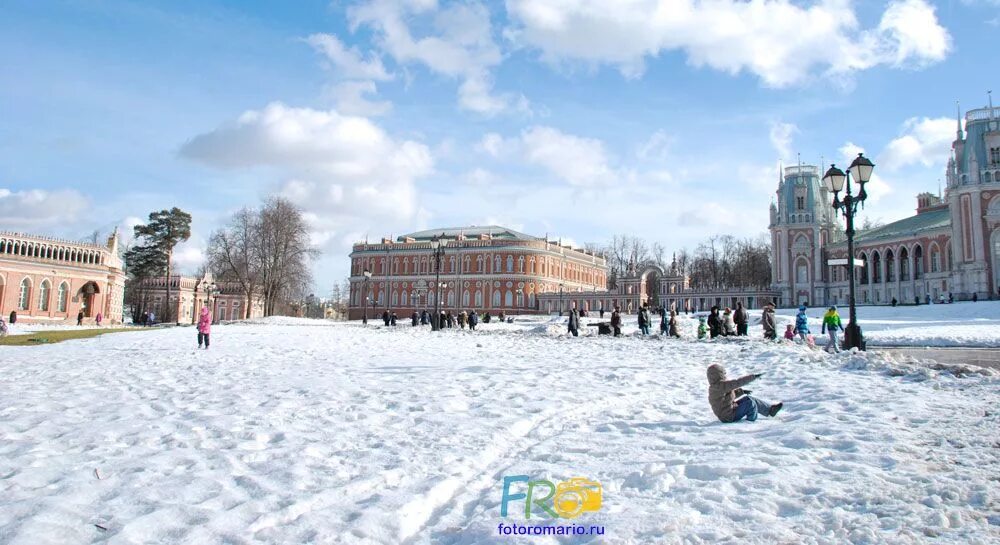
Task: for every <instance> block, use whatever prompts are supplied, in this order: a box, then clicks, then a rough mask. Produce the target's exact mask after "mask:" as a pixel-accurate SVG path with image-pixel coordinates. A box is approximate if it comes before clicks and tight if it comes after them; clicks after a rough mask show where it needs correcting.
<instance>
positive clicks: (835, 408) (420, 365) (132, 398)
mask: <svg viewBox="0 0 1000 545" xmlns="http://www.w3.org/2000/svg"><path fill="white" fill-rule="evenodd" d="M693 324H694V322H693V320H690V319H688V320H685V330H686V331H690V329H691V328H693ZM481 329H482V330H481V331H477V332H474V333H472V332H468V331H457V330H446V331H443V332H440V333H431V332H429V331H428V328H411V327H409V326H408V325H406V326H399V327H396V328H383V327H381V324H379V325H377V326H375V325H370V326H368V327H362V326H361V325H360V324H357V323H351V324H343V323H340V324H334V323H328V322H320V321H301V320H287V319H282V320H258V321H255V323H253V324H234V325H225V326H217V327H215V328H214V329H213V334H212V337H213V345H212V348H211V350H209V351H197V350H195V349H194V341H195V338H194V330H193V328H190V327H187V328H168V329H159V330H147V331H140V332H134V333H125V334H118V335H108V336H105V337H98V338H93V339H87V340H81V341H72V342H66V343H62V344H56V345H46V346H37V347H23V348H22V347H0V542H2V543H9V544H31V545H38V544H46V543H59V544H62V543H72V544H79V543H109V544H131V543H171V544H174V543H241V544H242V543H352V544H376V543H377V544H396V543H440V544H453V545H458V544H474V543H475V544H479V543H495V544H498V543H547V544H556V543H767V544H778V543H782V544H783V543H815V544H827V543H829V544H841V543H872V544H875V543H927V542H934V543H962V544H983V545H985V544H992V543H997V542H998V539H1000V486H998V481H997V475H1000V436H998V434H997V430H998V429H1000V389H998V386H1000V375H998V373H997V372H995V371H989V370H978V369H967V368H966V369H963V368H955V369H953V370H945V371H941V370H932V369H930V368H927V367H923V366H919V365H913V364H911V363H907V362H898V361H892V360H890V359H886V356H884V355H879V354H875V353H869V354H854V355H852V354H841V355H838V356H832V355H827V354H825V353H822V352H821V351H818V350H811V349H809V348H807V347H803V346H797V345H793V344H787V343H767V342H764V341H762V340H759V339H739V340H732V339H723V340H717V341H712V342H696V341H690V340H682V341H676V340H666V339H663V338H638V337H634V336H629V337H626V338H619V339H614V338H609V337H598V336H595V335H592V333H593V329H585V331H586V333H587V335H586V336H584V337H581V338H569V337H566V336H565V334H564V332H563V327H562V326H561V325H559V324H558V323H553V322H552V321H550V319H549V318H531V319H528V318H522V319H520V320H519V321H518V322H516V323H515V324H503V325H500V324H485V325H482V326H481ZM627 330H629V331H631V330H634V325H630V326H629V327H628V328H627ZM716 362H718V363H723V364H725V365H726V366H727V367H728V368H729V371H730V376H737V375H740V374H743V373H749V372H763V373H764V377H763V378H762V379H761V380H760V381H758V382H756V383H754V384H753V385H751V386H750V387H749V388H750V389H752V390H753V391H754V394H755V395H760V396H762V397H765V398H768V399H771V400H779V399H780V400H783V401H784V402H785V410H784V411H783V412H782V413H781V414H779V416H778V417H777V418H773V419H769V418H761V419H760V420H758V421H757V422H755V423H746V422H743V423H736V424H722V423H719V422H718V421H717V420H716V419H715V417H714V416H713V415H712V414H711V412H710V409H709V407H708V403H707V401H706V379H705V368H706V366H707V365H708V364H710V363H716ZM519 474H522V475H529V476H531V477H532V478H538V479H548V480H551V481H557V480H565V479H568V478H571V477H587V478H590V479H592V480H596V481H598V482H600V483H601V485H602V486H603V505H602V508H601V509H600V510H599V511H598V512H596V513H587V514H584V515H582V516H581V518H579V519H575V520H574V521H573V522H575V523H577V524H582V525H588V526H589V525H603V526H604V528H605V534H604V535H603V536H601V537H591V536H578V537H574V538H572V539H570V538H556V537H551V536H550V537H531V538H524V537H520V538H515V537H511V536H503V535H498V531H497V527H498V524H500V523H505V524H510V523H517V524H525V523H526V522H527V523H529V524H531V523H535V522H536V520H537V519H535V518H533V519H532V520H530V521H525V520H524V518H523V502H522V503H515V504H514V505H513V507H512V513H511V514H510V516H509V517H507V518H506V519H504V518H502V517H501V515H500V499H501V494H502V479H503V477H504V476H510V475H519ZM536 513H537V511H536ZM539 523H544V522H542V521H539ZM96 525H100V526H103V527H104V528H106V530H101V529H99V528H98V527H97V526H96Z"/></svg>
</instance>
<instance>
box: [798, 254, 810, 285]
mask: <svg viewBox="0 0 1000 545" xmlns="http://www.w3.org/2000/svg"><path fill="white" fill-rule="evenodd" d="M795 283H797V284H808V283H809V262H808V261H806V260H804V259H800V260H798V261H796V262H795Z"/></svg>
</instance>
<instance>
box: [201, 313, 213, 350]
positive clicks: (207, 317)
mask: <svg viewBox="0 0 1000 545" xmlns="http://www.w3.org/2000/svg"><path fill="white" fill-rule="evenodd" d="M211 332H212V313H211V312H209V311H208V307H201V316H199V317H198V348H201V343H202V341H204V342H205V350H208V334H209V333H211Z"/></svg>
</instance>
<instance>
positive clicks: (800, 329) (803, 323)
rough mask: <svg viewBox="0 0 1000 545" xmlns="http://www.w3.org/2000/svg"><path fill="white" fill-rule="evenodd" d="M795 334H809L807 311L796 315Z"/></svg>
mask: <svg viewBox="0 0 1000 545" xmlns="http://www.w3.org/2000/svg"><path fill="white" fill-rule="evenodd" d="M795 332H796V333H809V318H808V317H807V316H806V313H805V311H799V313H798V314H796V315H795Z"/></svg>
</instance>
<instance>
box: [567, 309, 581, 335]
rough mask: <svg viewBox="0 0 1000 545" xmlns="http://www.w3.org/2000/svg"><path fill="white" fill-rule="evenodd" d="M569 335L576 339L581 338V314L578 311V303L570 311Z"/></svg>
mask: <svg viewBox="0 0 1000 545" xmlns="http://www.w3.org/2000/svg"><path fill="white" fill-rule="evenodd" d="M568 325H569V327H568V329H569V333H570V334H571V335H573V336H574V337H579V336H580V312H579V311H578V310H576V301H574V302H573V303H572V304H571V305H570V309H569V322H568Z"/></svg>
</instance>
